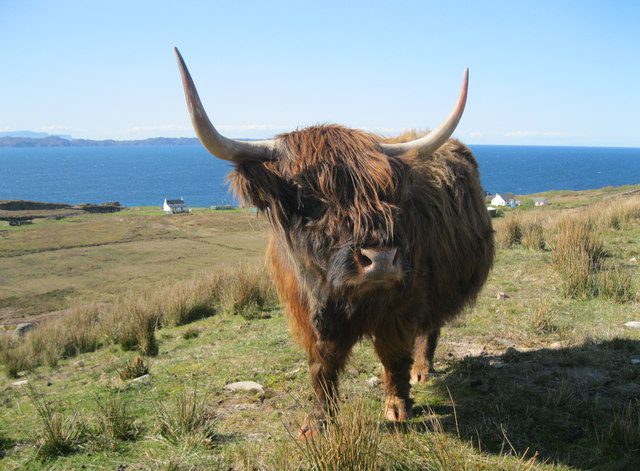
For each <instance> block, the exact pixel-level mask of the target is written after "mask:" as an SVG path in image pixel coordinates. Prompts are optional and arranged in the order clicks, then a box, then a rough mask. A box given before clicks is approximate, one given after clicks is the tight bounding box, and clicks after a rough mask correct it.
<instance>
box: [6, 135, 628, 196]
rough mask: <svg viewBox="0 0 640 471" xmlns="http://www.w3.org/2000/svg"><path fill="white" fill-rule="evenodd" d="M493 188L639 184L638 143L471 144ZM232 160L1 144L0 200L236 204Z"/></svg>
mask: <svg viewBox="0 0 640 471" xmlns="http://www.w3.org/2000/svg"><path fill="white" fill-rule="evenodd" d="M471 148H472V149H473V152H474V154H475V156H476V158H477V160H478V164H479V166H480V173H481V178H482V184H483V186H484V188H485V190H487V191H489V192H491V193H496V192H497V193H501V192H511V193H515V194H530V193H538V192H541V191H547V190H586V189H593V188H601V187H604V186H619V185H627V184H639V183H640V148H604V147H535V146H488V145H477V146H471ZM230 169H231V167H230V165H229V164H227V163H226V162H224V161H221V160H218V159H216V158H214V157H212V156H211V155H209V153H207V151H205V150H204V149H203V148H202V147H200V146H183V147H160V146H158V147H156V146H146V147H68V148H64V147H48V148H0V200H9V199H24V200H34V201H50V202H64V203H83V202H90V203H99V202H105V201H119V202H120V203H121V204H124V205H127V206H159V205H161V204H162V202H163V200H164V198H165V197H168V198H178V197H184V199H185V201H186V203H187V204H189V205H191V206H195V207H206V206H210V205H214V204H234V203H235V201H234V200H233V197H232V195H231V193H230V192H229V191H228V188H227V185H226V184H225V177H226V175H227V174H228V173H229V171H230Z"/></svg>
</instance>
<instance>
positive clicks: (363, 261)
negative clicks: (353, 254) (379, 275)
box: [358, 252, 373, 268]
mask: <svg viewBox="0 0 640 471" xmlns="http://www.w3.org/2000/svg"><path fill="white" fill-rule="evenodd" d="M358 262H360V265H362V268H367V267H370V266H371V265H373V260H371V259H370V258H369V257H367V256H366V255H365V254H363V253H362V252H358Z"/></svg>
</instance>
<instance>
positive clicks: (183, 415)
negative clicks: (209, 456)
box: [157, 386, 214, 446]
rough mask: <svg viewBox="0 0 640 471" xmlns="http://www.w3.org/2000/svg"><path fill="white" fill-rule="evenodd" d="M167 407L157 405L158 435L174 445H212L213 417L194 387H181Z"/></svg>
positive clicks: (161, 403) (159, 403) (160, 403)
mask: <svg viewBox="0 0 640 471" xmlns="http://www.w3.org/2000/svg"><path fill="white" fill-rule="evenodd" d="M172 399H173V400H172V401H171V402H172V403H171V404H170V405H169V406H166V405H165V403H164V402H158V404H157V415H158V433H159V434H160V436H162V438H164V439H165V440H167V441H168V442H169V443H171V444H173V445H179V444H183V445H186V446H197V445H211V444H212V442H213V438H214V418H213V416H212V414H211V413H210V411H209V410H208V409H207V404H206V401H205V399H204V398H203V397H202V396H201V395H199V394H198V390H197V388H195V387H194V388H193V389H187V388H186V387H185V386H182V387H181V388H179V389H178V391H177V392H176V393H175V394H174V396H173V398H172Z"/></svg>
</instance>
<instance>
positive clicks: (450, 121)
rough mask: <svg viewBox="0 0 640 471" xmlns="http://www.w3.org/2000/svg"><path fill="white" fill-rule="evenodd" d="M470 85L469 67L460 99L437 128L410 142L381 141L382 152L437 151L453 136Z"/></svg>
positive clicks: (399, 153) (428, 152) (406, 153)
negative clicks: (386, 142)
mask: <svg viewBox="0 0 640 471" xmlns="http://www.w3.org/2000/svg"><path fill="white" fill-rule="evenodd" d="M468 86H469V69H465V71H464V77H463V78H462V89H461V90H460V95H459V96H458V101H457V102H456V105H455V106H454V107H453V111H451V114H449V116H448V117H447V119H446V120H445V121H444V122H443V123H442V124H441V125H440V127H438V129H436V130H435V131H432V132H430V133H429V134H427V135H426V136H423V137H421V138H419V139H415V140H413V141H409V142H403V143H400V144H383V143H380V149H381V150H382V152H384V153H385V154H387V155H389V156H403V155H417V156H424V157H427V156H429V155H431V154H432V153H433V152H434V151H436V150H437V149H438V148H439V147H440V146H441V145H442V144H444V143H445V142H447V139H449V138H450V137H451V135H452V134H453V131H455V129H456V126H457V125H458V122H459V121H460V118H461V117H462V112H463V111H464V105H465V104H466V103H467V89H468Z"/></svg>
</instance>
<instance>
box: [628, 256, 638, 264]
mask: <svg viewBox="0 0 640 471" xmlns="http://www.w3.org/2000/svg"><path fill="white" fill-rule="evenodd" d="M629 261H630V262H631V263H636V262H637V261H638V259H637V258H636V257H631V258H630V259H629Z"/></svg>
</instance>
